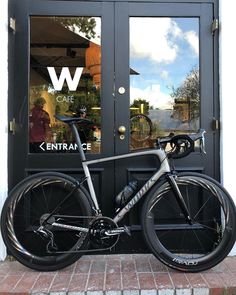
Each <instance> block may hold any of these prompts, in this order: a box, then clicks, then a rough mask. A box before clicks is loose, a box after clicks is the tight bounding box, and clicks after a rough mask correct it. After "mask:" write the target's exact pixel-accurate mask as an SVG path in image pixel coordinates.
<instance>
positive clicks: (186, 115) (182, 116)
mask: <svg viewBox="0 0 236 295" xmlns="http://www.w3.org/2000/svg"><path fill="white" fill-rule="evenodd" d="M172 116H173V118H175V119H178V120H180V121H182V122H189V121H190V120H191V107H190V101H189V100H184V99H175V103H174V107H173V115H172Z"/></svg>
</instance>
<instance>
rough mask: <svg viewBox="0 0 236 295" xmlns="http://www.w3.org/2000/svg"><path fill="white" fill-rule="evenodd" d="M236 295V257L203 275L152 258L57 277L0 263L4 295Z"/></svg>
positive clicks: (112, 259)
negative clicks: (175, 268)
mask: <svg viewBox="0 0 236 295" xmlns="http://www.w3.org/2000/svg"><path fill="white" fill-rule="evenodd" d="M12 293H15V294H16V293H17V294H18V295H26V294H35V295H36V294H37V295H43V294H52V295H66V294H67V295H235V294H236V257H227V258H226V259H225V260H224V261H223V262H222V263H220V264H219V265H218V266H216V267H215V268H213V269H211V270H208V271H205V272H202V273H194V274H188V273H180V272H177V271H173V270H171V269H168V268H167V267H165V266H164V265H163V264H161V263H160V262H159V261H158V260H156V259H155V258H154V257H153V256H152V255H151V254H133V255H132V254H130V255H129V254H126V255H99V256H97V255H90V256H83V257H82V258H81V259H80V260H78V261H77V262H76V263H75V264H73V265H71V266H70V267H68V268H66V269H63V270H61V271H57V272H48V273H45V272H44V273H43V272H36V271H33V270H30V269H28V268H26V267H24V266H22V265H21V264H19V263H18V262H16V261H5V262H1V263H0V295H3V294H4V295H6V294H12Z"/></svg>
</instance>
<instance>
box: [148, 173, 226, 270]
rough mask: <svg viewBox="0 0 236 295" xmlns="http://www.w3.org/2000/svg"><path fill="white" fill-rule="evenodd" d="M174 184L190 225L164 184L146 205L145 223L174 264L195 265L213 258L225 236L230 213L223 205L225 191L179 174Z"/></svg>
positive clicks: (206, 182) (168, 188)
mask: <svg viewBox="0 0 236 295" xmlns="http://www.w3.org/2000/svg"><path fill="white" fill-rule="evenodd" d="M177 183H178V186H179V188H180V190H181V192H182V194H183V195H184V199H185V202H186V205H187V207H188V210H189V212H190V216H191V218H192V220H193V224H192V225H190V224H189V223H187V222H186V220H185V217H184V216H183V214H182V212H181V210H180V208H179V205H178V204H177V201H176V200H175V197H174V196H173V193H171V192H170V186H169V185H167V184H166V185H165V187H162V190H161V191H160V192H159V194H158V195H157V197H156V199H155V201H154V202H152V203H151V204H150V206H149V210H148V224H149V228H152V234H153V235H154V243H156V244H158V245H159V248H161V249H162V250H163V252H162V255H163V256H166V257H168V258H170V259H171V260H172V261H173V262H176V263H177V264H185V265H189V266H190V265H196V264H198V263H200V262H204V261H206V260H207V259H209V258H210V257H213V256H214V254H215V253H216V251H217V248H218V247H220V243H221V242H222V241H223V240H225V239H227V236H228V235H227V230H226V227H227V220H228V214H229V212H228V209H227V206H222V204H224V202H223V195H224V192H223V191H219V188H218V187H217V189H216V186H215V185H214V184H212V183H210V182H209V181H207V180H204V181H203V180H202V179H201V180H200V179H198V178H197V177H191V178H189V177H186V178H184V177H181V178H178V179H177ZM190 187H191V190H190V189H189V188H190ZM199 195H201V198H200V199H199ZM170 200H171V201H170ZM196 202H199V204H196ZM163 208H165V212H167V213H165V215H164V214H163ZM166 208H168V211H166ZM166 220H168V223H167V222H166ZM191 249H192V250H191Z"/></svg>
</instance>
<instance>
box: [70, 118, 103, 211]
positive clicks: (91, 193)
mask: <svg viewBox="0 0 236 295" xmlns="http://www.w3.org/2000/svg"><path fill="white" fill-rule="evenodd" d="M70 127H71V129H72V132H73V134H74V136H75V142H76V144H77V145H78V150H79V153H80V157H81V160H82V167H83V170H84V174H85V177H86V179H87V183H88V187H89V192H90V196H91V198H92V200H93V203H94V207H95V209H96V211H97V212H100V209H99V205H98V201H97V198H96V193H95V190H94V186H93V182H92V179H91V175H90V171H89V169H88V166H87V164H86V163H85V161H86V158H85V153H84V150H83V148H82V144H81V140H80V136H79V132H78V130H77V128H76V126H75V124H73V123H71V124H70Z"/></svg>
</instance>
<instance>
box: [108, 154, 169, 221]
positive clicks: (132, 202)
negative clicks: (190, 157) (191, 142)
mask: <svg viewBox="0 0 236 295" xmlns="http://www.w3.org/2000/svg"><path fill="white" fill-rule="evenodd" d="M167 172H170V168H169V163H168V160H165V161H164V162H163V163H162V165H161V168H160V169H159V170H158V171H157V172H156V173H155V174H154V175H153V176H152V177H151V178H150V179H149V180H148V181H147V182H146V183H145V185H144V186H143V187H142V188H141V189H140V190H139V191H138V192H137V194H136V195H135V196H134V197H133V198H132V199H131V200H130V201H129V202H128V204H127V205H126V206H125V207H124V208H123V209H121V211H120V212H119V213H118V214H117V215H116V216H115V217H114V218H113V221H114V222H115V223H118V222H119V221H120V220H121V219H122V218H123V217H124V216H125V214H126V213H128V212H129V211H130V209H131V208H133V206H134V205H135V204H136V203H137V202H138V201H139V200H140V199H141V198H142V197H143V196H144V195H145V194H146V193H147V192H148V191H149V189H150V188H151V187H152V186H153V185H154V184H155V183H156V182H157V181H158V179H159V178H160V177H161V176H162V175H163V174H165V173H167Z"/></svg>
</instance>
